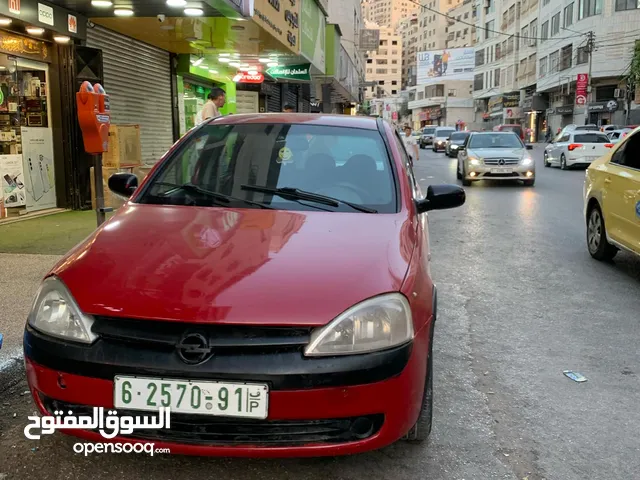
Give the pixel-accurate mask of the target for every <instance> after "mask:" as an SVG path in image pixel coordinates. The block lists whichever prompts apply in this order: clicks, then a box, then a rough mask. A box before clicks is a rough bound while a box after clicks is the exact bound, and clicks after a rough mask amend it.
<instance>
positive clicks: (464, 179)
mask: <svg viewBox="0 0 640 480" xmlns="http://www.w3.org/2000/svg"><path fill="white" fill-rule="evenodd" d="M462 186H463V187H470V186H471V180H467V179H466V178H464V177H462Z"/></svg>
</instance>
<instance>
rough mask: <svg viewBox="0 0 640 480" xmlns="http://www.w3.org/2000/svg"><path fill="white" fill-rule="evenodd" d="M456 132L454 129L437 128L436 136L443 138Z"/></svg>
mask: <svg viewBox="0 0 640 480" xmlns="http://www.w3.org/2000/svg"><path fill="white" fill-rule="evenodd" d="M453 132H455V130H453V129H440V128H439V129H437V130H436V137H439V138H443V137H445V138H446V137H448V136H449V135H450V134H451V133H453Z"/></svg>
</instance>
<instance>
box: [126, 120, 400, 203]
mask: <svg viewBox="0 0 640 480" xmlns="http://www.w3.org/2000/svg"><path fill="white" fill-rule="evenodd" d="M187 183H189V184H192V185H195V186H197V187H199V188H200V189H204V190H207V191H208V192H213V193H218V194H222V195H227V196H232V197H234V198H233V199H230V200H229V201H228V202H226V205H224V206H229V207H234V208H260V206H259V205H252V204H250V203H248V202H247V201H250V202H257V203H261V204H266V205H268V206H270V207H273V208H278V209H283V210H317V209H318V207H319V206H320V205H319V204H317V203H315V202H308V201H304V202H300V201H297V200H294V199H285V198H282V197H279V196H277V195H274V194H272V193H262V192H255V191H250V190H247V189H246V188H243V185H245V186H246V185H250V186H256V187H267V188H281V187H290V188H297V189H300V190H306V191H310V192H313V193H318V194H321V195H326V196H331V197H335V198H338V199H340V200H345V201H348V202H353V203H357V204H360V205H363V206H366V207H370V208H373V209H375V210H377V211H378V212H380V213H391V212H395V211H396V210H397V204H396V200H397V199H396V193H395V185H394V183H395V182H394V170H393V167H392V164H391V160H390V159H389V155H388V153H387V150H386V148H385V146H384V142H383V139H382V137H381V135H380V133H379V132H378V131H377V130H364V129H354V128H344V127H331V126H321V125H307V124H293V125H291V124H272V123H270V124H267V123H265V124H262V123H260V124H239V125H224V124H210V125H205V126H203V127H201V128H199V129H198V130H197V131H195V132H194V134H193V135H192V136H190V137H188V138H186V139H185V140H184V141H183V142H182V146H181V147H180V148H179V149H178V150H177V151H176V153H174V154H173V155H171V156H170V157H168V158H167V159H166V160H165V161H164V162H163V165H161V167H160V168H159V170H158V173H157V175H154V177H153V178H152V179H150V181H149V183H148V184H147V186H145V189H144V191H143V192H141V196H140V197H139V198H136V201H137V202H140V203H154V204H167V205H189V206H192V205H193V206H211V207H214V206H218V207H219V206H221V202H220V200H219V199H218V200H216V199H215V198H212V196H211V195H208V196H207V195H206V192H205V193H202V192H200V193H198V192H195V193H194V191H193V189H185V188H181V187H182V186H183V185H184V184H187ZM322 208H323V209H326V210H335V211H344V212H353V211H354V210H353V209H352V208H350V207H349V206H348V205H344V204H340V205H339V206H338V207H333V206H325V205H322Z"/></svg>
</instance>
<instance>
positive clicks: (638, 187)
mask: <svg viewBox="0 0 640 480" xmlns="http://www.w3.org/2000/svg"><path fill="white" fill-rule="evenodd" d="M584 215H585V220H586V224H587V247H588V248H589V253H590V254H591V256H592V257H593V258H595V259H597V260H611V259H612V258H613V257H614V256H615V255H616V253H617V252H618V250H620V249H624V250H628V251H630V252H632V253H635V254H636V255H640V128H636V129H635V130H634V131H633V132H632V133H631V134H629V135H627V137H626V138H625V139H624V140H622V141H621V142H619V143H618V144H617V145H616V146H615V147H614V148H613V149H611V152H609V153H607V154H606V155H605V156H603V157H600V158H599V159H597V160H595V161H594V162H592V163H591V165H589V168H587V173H586V177H585V181H584Z"/></svg>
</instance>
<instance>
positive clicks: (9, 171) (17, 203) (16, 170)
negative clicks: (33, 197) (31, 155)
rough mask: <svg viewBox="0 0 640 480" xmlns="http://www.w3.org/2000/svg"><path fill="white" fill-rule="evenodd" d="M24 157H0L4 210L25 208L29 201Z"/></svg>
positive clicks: (0, 179) (0, 181)
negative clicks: (27, 200)
mask: <svg viewBox="0 0 640 480" xmlns="http://www.w3.org/2000/svg"><path fill="white" fill-rule="evenodd" d="M24 184H25V181H24V171H23V167H22V155H0V185H2V192H1V195H2V199H3V200H4V208H11V207H23V206H25V205H26V204H27V203H26V199H27V192H26V189H25V185H24Z"/></svg>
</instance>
